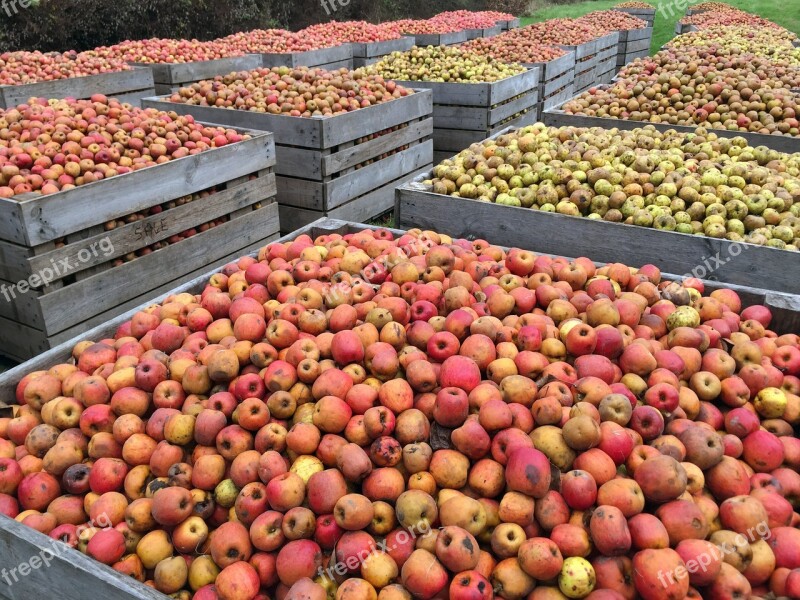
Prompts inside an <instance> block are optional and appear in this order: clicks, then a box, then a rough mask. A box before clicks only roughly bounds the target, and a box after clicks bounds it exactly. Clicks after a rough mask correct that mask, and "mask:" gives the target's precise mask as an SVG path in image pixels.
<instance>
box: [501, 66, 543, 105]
mask: <svg viewBox="0 0 800 600" xmlns="http://www.w3.org/2000/svg"><path fill="white" fill-rule="evenodd" d="M539 76H540V73H539V69H538V68H534V69H528V70H527V71H525V72H524V73H519V74H518V75H514V76H512V77H507V78H506V79H501V80H500V81H497V82H494V83H493V84H492V86H491V87H490V88H489V104H490V105H495V104H499V103H501V102H505V101H506V100H508V99H510V98H514V97H516V96H519V95H520V94H523V93H525V92H528V91H530V90H533V89H536V88H537V87H538V86H539Z"/></svg>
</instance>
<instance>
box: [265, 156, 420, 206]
mask: <svg viewBox="0 0 800 600" xmlns="http://www.w3.org/2000/svg"><path fill="white" fill-rule="evenodd" d="M432 160H433V144H432V142H431V141H427V142H423V143H421V144H416V145H414V146H411V147H410V148H407V149H406V150H403V151H401V152H398V153H396V154H393V155H391V156H388V157H386V158H384V159H382V160H379V161H376V162H374V163H372V164H370V165H367V166H365V167H362V168H360V169H357V170H354V171H352V172H350V173H347V174H344V175H342V176H340V177H337V178H336V179H333V180H331V181H329V182H327V183H323V182H318V181H308V180H304V179H295V178H289V177H281V176H279V177H278V178H277V182H278V202H279V203H280V204H282V205H287V206H295V207H298V208H307V209H309V210H316V211H320V212H323V211H330V210H332V209H334V208H335V207H337V206H339V205H340V204H344V203H345V202H347V201H349V200H352V199H353V198H357V197H358V196H361V195H363V194H365V193H367V192H369V191H371V190H373V189H375V188H377V187H381V186H383V185H385V184H388V183H389V182H390V181H392V180H394V179H397V178H398V177H401V176H403V175H404V174H406V173H410V172H412V171H416V170H417V169H419V168H421V167H422V165H425V164H428V163H430V162H432Z"/></svg>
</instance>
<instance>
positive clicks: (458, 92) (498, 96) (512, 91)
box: [397, 68, 539, 162]
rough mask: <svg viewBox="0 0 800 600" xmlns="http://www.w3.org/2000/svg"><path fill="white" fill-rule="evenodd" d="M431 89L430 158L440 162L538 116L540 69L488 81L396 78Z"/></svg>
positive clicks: (404, 82) (414, 85)
mask: <svg viewBox="0 0 800 600" xmlns="http://www.w3.org/2000/svg"><path fill="white" fill-rule="evenodd" d="M397 83H399V84H400V85H404V86H406V87H420V88H426V89H429V90H431V91H432V92H433V160H434V162H439V161H441V160H443V159H445V158H448V157H450V156H453V155H454V154H456V153H457V152H460V151H461V150H463V149H464V148H466V147H467V146H469V145H470V144H472V143H473V142H478V141H480V140H484V139H486V138H487V137H489V136H491V135H492V134H494V133H495V132H497V131H499V130H500V129H504V128H505V127H509V126H512V125H517V126H521V125H524V124H528V123H533V122H535V121H536V119H537V117H538V111H537V109H538V102H539V69H538V68H532V69H528V70H526V71H525V72H523V73H518V74H517V75H514V76H512V77H508V78H506V79H501V80H499V81H494V82H491V83H454V82H434V81H398V82H397Z"/></svg>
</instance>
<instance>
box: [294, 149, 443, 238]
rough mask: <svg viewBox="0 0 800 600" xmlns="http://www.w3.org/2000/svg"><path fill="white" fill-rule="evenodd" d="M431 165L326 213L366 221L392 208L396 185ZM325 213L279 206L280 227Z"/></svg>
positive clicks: (430, 166)
mask: <svg viewBox="0 0 800 600" xmlns="http://www.w3.org/2000/svg"><path fill="white" fill-rule="evenodd" d="M431 168H433V165H432V164H431V163H429V164H428V165H425V166H424V167H422V168H420V169H419V170H417V171H414V172H413V173H408V174H407V175H404V176H403V177H401V178H399V179H397V180H395V181H392V182H390V183H388V184H386V185H384V186H383V187H381V188H379V189H377V190H375V191H373V192H370V193H368V194H365V195H364V196H361V197H359V198H356V199H355V200H352V201H350V202H348V203H346V204H343V205H341V206H339V207H337V208H335V209H333V210H331V211H328V212H327V214H328V216H330V217H331V218H336V219H345V220H347V221H357V222H361V221H367V220H369V219H372V218H374V217H377V216H378V215H381V214H383V213H385V212H387V211H390V210H392V208H393V207H394V197H395V189H396V188H397V186H399V185H402V184H404V183H406V182H407V181H411V180H412V179H414V178H415V177H417V176H419V175H420V174H422V173H426V172H429V171H430V170H431ZM324 214H325V213H321V212H318V211H312V210H308V209H305V208H297V207H292V206H283V205H281V206H280V215H281V227H282V230H283V231H287V232H291V231H295V230H296V229H298V228H300V227H303V226H305V225H307V224H309V223H311V222H313V221H314V220H316V219H319V218H320V217H321V216H323V215H324Z"/></svg>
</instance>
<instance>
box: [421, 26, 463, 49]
mask: <svg viewBox="0 0 800 600" xmlns="http://www.w3.org/2000/svg"><path fill="white" fill-rule="evenodd" d="M406 35H407V36H409V37H412V38H414V43H415V44H416V45H417V46H452V45H453V44H461V43H462V42H466V41H467V31H466V30H464V29H462V30H461V31H451V32H450V33H417V34H406Z"/></svg>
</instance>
